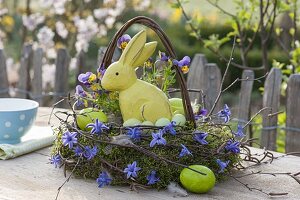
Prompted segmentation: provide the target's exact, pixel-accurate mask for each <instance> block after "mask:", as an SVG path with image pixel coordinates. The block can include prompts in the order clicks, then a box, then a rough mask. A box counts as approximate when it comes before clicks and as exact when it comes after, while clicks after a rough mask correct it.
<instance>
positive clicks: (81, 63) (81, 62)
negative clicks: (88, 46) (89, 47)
mask: <svg viewBox="0 0 300 200" xmlns="http://www.w3.org/2000/svg"><path fill="white" fill-rule="evenodd" d="M84 67H85V54H84V51H83V50H81V51H80V52H79V53H78V54H77V56H76V77H75V78H76V79H75V80H76V85H79V84H80V82H79V80H78V76H79V74H81V73H83V69H84Z"/></svg>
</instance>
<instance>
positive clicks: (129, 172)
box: [124, 161, 141, 179]
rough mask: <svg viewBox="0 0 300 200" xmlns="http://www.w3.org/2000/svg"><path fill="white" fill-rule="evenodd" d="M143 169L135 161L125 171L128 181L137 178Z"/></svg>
mask: <svg viewBox="0 0 300 200" xmlns="http://www.w3.org/2000/svg"><path fill="white" fill-rule="evenodd" d="M140 170H141V168H140V167H137V162H136V161H134V162H133V163H132V164H128V165H127V167H126V168H125V169H124V173H125V174H126V177H127V179H129V178H130V177H134V178H136V177H137V172H138V171H140Z"/></svg>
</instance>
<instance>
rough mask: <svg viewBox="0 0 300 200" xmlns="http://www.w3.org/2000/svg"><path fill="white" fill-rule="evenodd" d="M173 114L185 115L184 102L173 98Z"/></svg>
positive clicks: (171, 101) (171, 100)
mask: <svg viewBox="0 0 300 200" xmlns="http://www.w3.org/2000/svg"><path fill="white" fill-rule="evenodd" d="M169 102H170V105H171V109H172V112H173V113H174V114H184V108H183V102H182V99H180V98H171V99H169Z"/></svg>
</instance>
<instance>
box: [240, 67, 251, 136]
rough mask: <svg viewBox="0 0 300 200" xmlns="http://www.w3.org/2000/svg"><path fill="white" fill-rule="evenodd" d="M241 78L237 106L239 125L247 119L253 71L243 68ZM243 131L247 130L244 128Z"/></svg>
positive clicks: (243, 123)
mask: <svg viewBox="0 0 300 200" xmlns="http://www.w3.org/2000/svg"><path fill="white" fill-rule="evenodd" d="M242 79H243V81H242V82H241V90H240V96H239V107H238V120H239V121H238V124H239V125H245V123H246V122H247V121H248V120H249V114H250V102H251V93H252V87H253V79H254V72H253V71H252V70H244V71H243V74H242ZM246 79H247V80H246ZM244 80H245V81H244ZM245 132H247V131H246V130H245ZM247 137H248V138H249V135H247Z"/></svg>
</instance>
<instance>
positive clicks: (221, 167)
mask: <svg viewBox="0 0 300 200" xmlns="http://www.w3.org/2000/svg"><path fill="white" fill-rule="evenodd" d="M229 162H230V161H229V160H228V161H225V162H223V161H221V160H220V159H217V163H218V165H219V167H220V170H219V173H223V172H224V169H225V168H226V167H227V166H228V164H229Z"/></svg>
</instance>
